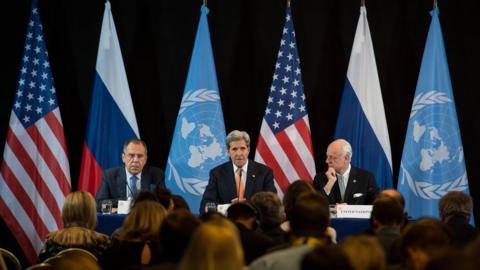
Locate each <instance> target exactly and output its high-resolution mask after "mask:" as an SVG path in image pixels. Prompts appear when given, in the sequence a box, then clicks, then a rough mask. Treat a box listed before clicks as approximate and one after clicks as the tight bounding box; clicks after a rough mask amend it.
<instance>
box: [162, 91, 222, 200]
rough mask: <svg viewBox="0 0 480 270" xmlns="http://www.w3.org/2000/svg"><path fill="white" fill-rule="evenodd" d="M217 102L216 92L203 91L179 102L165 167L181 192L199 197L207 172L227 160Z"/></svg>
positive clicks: (220, 115)
mask: <svg viewBox="0 0 480 270" xmlns="http://www.w3.org/2000/svg"><path fill="white" fill-rule="evenodd" d="M219 101H220V97H219V95H218V92H217V91H215V90H208V89H205V88H202V89H198V90H194V91H190V92H188V93H186V94H185V95H184V97H183V99H182V104H181V106H180V112H179V115H178V118H177V126H176V128H175V135H174V136H175V137H174V140H173V145H172V149H171V151H170V156H169V158H168V167H167V174H169V176H173V179H174V180H175V183H176V185H177V186H178V188H179V189H180V190H181V191H182V192H186V193H190V194H192V195H196V196H201V195H202V194H203V192H204V191H205V187H206V186H207V184H208V176H209V172H210V169H212V168H214V167H216V166H217V165H219V164H221V163H224V162H226V161H227V160H228V158H227V155H226V146H225V127H224V123H223V115H222V113H221V107H220V102H219ZM219 113H220V114H219ZM167 178H168V180H171V178H172V177H167Z"/></svg>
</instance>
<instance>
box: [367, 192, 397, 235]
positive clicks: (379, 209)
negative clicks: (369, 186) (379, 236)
mask: <svg viewBox="0 0 480 270" xmlns="http://www.w3.org/2000/svg"><path fill="white" fill-rule="evenodd" d="M371 219H372V221H373V225H374V228H375V229H376V230H378V229H381V228H383V227H397V228H400V227H401V226H402V225H403V222H404V220H405V216H404V213H403V208H402V206H401V205H400V204H399V203H398V201H396V200H395V199H393V198H391V197H380V198H377V199H376V200H375V201H374V202H373V208H372V214H371Z"/></svg>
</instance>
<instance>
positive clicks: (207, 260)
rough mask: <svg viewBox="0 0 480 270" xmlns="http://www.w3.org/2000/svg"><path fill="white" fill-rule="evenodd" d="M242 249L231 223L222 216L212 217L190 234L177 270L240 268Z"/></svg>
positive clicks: (230, 269)
mask: <svg viewBox="0 0 480 270" xmlns="http://www.w3.org/2000/svg"><path fill="white" fill-rule="evenodd" d="M244 266H245V261H244V258H243V250H242V246H241V243H240V238H239V236H238V231H237V228H236V227H235V225H234V224H233V223H232V222H231V221H229V220H227V219H226V218H221V217H218V218H212V219H211V220H209V221H207V222H205V223H203V224H201V225H200V227H199V228H198V229H197V231H196V232H195V233H194V235H193V237H192V240H191V242H190V245H189V246H188V248H187V250H186V251H185V254H184V256H183V259H182V261H181V263H180V266H179V268H178V269H179V270H190V269H197V270H217V269H218V270H223V269H229V270H237V269H238V270H241V269H243V268H244Z"/></svg>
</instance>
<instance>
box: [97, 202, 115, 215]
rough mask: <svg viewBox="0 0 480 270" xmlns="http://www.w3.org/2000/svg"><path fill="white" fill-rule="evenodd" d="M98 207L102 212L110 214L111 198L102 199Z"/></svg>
mask: <svg viewBox="0 0 480 270" xmlns="http://www.w3.org/2000/svg"><path fill="white" fill-rule="evenodd" d="M100 209H101V210H102V214H111V213H112V200H103V201H102V204H101V207H100Z"/></svg>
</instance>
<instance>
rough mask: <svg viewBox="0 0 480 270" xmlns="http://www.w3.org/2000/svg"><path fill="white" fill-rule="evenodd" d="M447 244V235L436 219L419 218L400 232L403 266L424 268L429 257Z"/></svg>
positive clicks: (421, 269)
mask: <svg viewBox="0 0 480 270" xmlns="http://www.w3.org/2000/svg"><path fill="white" fill-rule="evenodd" d="M448 246H449V238H448V235H447V233H446V232H445V230H444V228H443V226H442V224H441V223H440V222H439V221H438V220H435V219H432V218H422V219H419V220H417V221H416V222H414V223H412V224H409V225H408V226H407V227H406V228H405V230H404V231H403V232H402V238H401V251H402V254H403V256H404V257H405V261H404V267H406V268H407V269H412V270H424V269H425V266H426V265H427V263H428V261H429V260H430V258H432V257H434V256H435V255H436V254H439V253H440V252H442V250H444V249H446V248H448Z"/></svg>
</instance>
